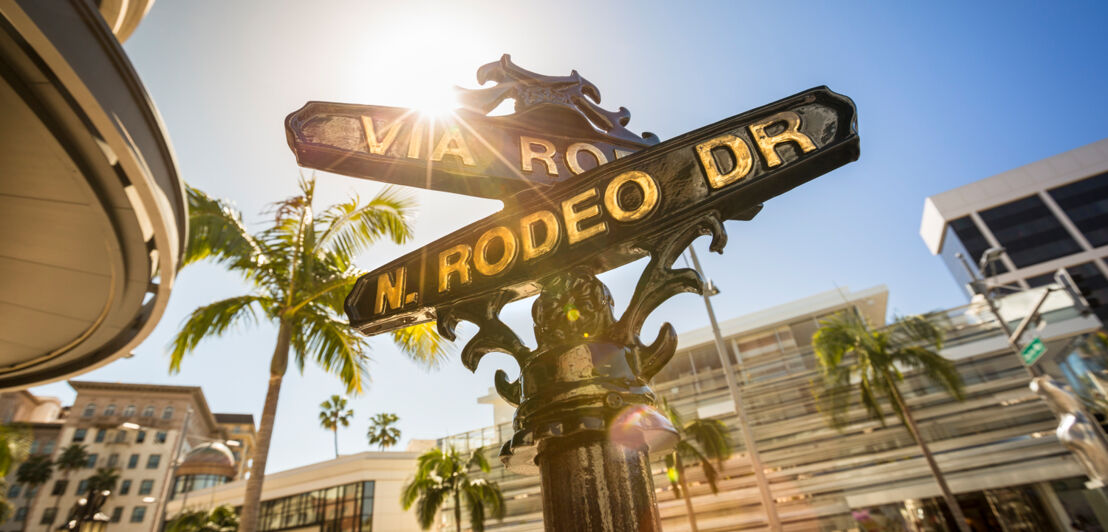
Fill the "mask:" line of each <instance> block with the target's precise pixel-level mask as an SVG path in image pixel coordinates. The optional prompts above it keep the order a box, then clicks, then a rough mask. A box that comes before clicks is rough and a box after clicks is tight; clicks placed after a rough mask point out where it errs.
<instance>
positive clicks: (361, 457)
mask: <svg viewBox="0 0 1108 532" xmlns="http://www.w3.org/2000/svg"><path fill="white" fill-rule="evenodd" d="M418 456H419V453H417V452H373V451H367V452H363V453H358V454H350V455H343V456H340V457H339V458H336V459H333V460H327V461H324V462H318V463H315V464H311V465H307V466H303V467H298V468H295V469H290V470H287V471H279V472H277V473H269V474H266V476H265V484H264V486H263V488H262V505H261V509H260V514H259V522H258V531H259V532H271V531H277V530H325V531H340V530H342V531H354V532H368V531H370V530H387V531H389V532H393V531H396V532H403V531H412V532H415V531H417V530H419V526H417V524H416V520H415V517H414V516H413V515H412V513H411V512H406V511H404V510H403V509H401V507H400V493H401V489H402V487H403V486H404V483H405V482H406V481H408V480H410V478H411V476H412V472H413V471H415V468H416V458H417V457H418ZM245 493H246V481H245V480H236V481H234V482H230V483H227V484H221V485H217V486H212V487H208V488H205V489H200V490H196V491H194V492H192V493H190V494H189V496H188V497H187V498H186V497H178V498H174V499H173V500H171V501H170V502H169V506H168V508H167V515H168V516H169V518H170V519H172V518H173V516H175V515H178V514H179V513H180V512H181V511H182V510H184V509H210V508H214V507H216V506H219V505H224V504H226V505H230V506H233V507H235V508H238V509H239V510H241V507H242V502H243V495H244V494H245ZM109 530H113V528H111V527H109Z"/></svg>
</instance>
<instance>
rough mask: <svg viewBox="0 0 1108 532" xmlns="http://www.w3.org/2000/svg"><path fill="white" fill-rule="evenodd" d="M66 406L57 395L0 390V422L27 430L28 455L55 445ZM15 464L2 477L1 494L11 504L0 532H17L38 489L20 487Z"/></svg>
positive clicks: (50, 451) (43, 452) (47, 452)
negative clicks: (29, 434)
mask: <svg viewBox="0 0 1108 532" xmlns="http://www.w3.org/2000/svg"><path fill="white" fill-rule="evenodd" d="M68 412H69V409H67V408H64V407H62V404H61V401H59V400H58V398H57V397H38V396H35V395H34V394H32V393H30V392H27V391H18V392H4V393H0V421H2V422H3V423H4V424H5V425H12V424H16V425H22V426H25V427H26V428H28V429H29V430H30V432H31V438H32V439H31V448H30V453H31V456H41V455H46V456H50V455H52V454H54V449H55V448H56V447H57V443H58V435H59V434H60V433H61V429H62V424H63V423H64V422H65V419H64V418H65V415H66V414H67V413H68ZM17 470H18V465H15V466H13V467H11V468H10V469H9V470H8V475H7V476H6V477H4V486H5V489H6V490H7V493H5V495H6V498H7V500H8V502H9V503H10V504H11V505H12V508H13V513H12V516H11V517H10V518H9V519H8V520H7V521H4V522H3V523H0V532H18V531H21V530H22V529H23V522H24V520H26V518H27V512H28V511H29V510H30V507H31V504H32V502H33V500H34V498H35V497H36V495H37V493H38V492H39V491H40V490H39V489H36V488H29V487H28V486H21V485H19V482H18V480H17V478H16V471H17Z"/></svg>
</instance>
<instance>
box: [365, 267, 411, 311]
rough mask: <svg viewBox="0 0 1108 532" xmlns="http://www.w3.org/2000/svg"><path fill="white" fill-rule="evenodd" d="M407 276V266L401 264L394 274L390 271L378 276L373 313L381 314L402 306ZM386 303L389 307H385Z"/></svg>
mask: <svg viewBox="0 0 1108 532" xmlns="http://www.w3.org/2000/svg"><path fill="white" fill-rule="evenodd" d="M406 277H407V268H405V267H403V266H401V267H399V268H397V269H396V274H395V279H396V280H395V282H394V281H393V278H394V276H392V275H389V272H385V273H382V274H381V275H378V276H377V297H376V298H375V299H374V300H373V313H374V314H380V313H382V312H384V311H386V310H389V309H398V308H400V301H401V300H402V298H403V297H404V286H405V284H404V281H405V278H406ZM386 303H387V304H388V308H386V307H385V305H386Z"/></svg>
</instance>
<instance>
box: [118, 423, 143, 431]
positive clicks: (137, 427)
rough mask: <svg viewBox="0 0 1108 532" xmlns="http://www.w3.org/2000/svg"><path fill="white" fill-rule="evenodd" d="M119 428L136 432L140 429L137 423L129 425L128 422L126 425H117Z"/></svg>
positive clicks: (140, 426)
mask: <svg viewBox="0 0 1108 532" xmlns="http://www.w3.org/2000/svg"><path fill="white" fill-rule="evenodd" d="M119 428H121V429H128V430H138V429H141V428H142V425H139V424H138V423H131V422H130V421H128V422H126V423H121V424H120V425H119Z"/></svg>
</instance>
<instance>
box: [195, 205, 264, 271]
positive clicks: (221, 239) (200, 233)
mask: <svg viewBox="0 0 1108 532" xmlns="http://www.w3.org/2000/svg"><path fill="white" fill-rule="evenodd" d="M186 188H187V191H188V203H189V231H188V242H187V243H186V246H185V256H184V257H182V258H181V267H182V268H183V267H185V266H187V265H189V264H192V263H194V262H197V261H200V260H203V259H206V258H209V257H211V258H212V259H214V260H215V261H216V262H218V263H220V264H224V265H227V266H231V267H234V268H236V269H243V268H248V267H249V266H250V265H256V264H259V263H264V262H265V259H266V255H265V253H264V251H263V249H262V247H261V246H260V245H259V244H258V242H257V241H255V240H254V237H253V236H251V235H250V233H249V232H248V231H247V230H246V225H245V224H244V223H243V221H242V213H240V212H239V211H238V209H235V208H234V207H232V206H231V205H229V204H227V203H226V202H224V201H223V200H219V199H215V198H212V197H210V196H208V195H207V194H205V193H204V192H202V191H200V190H199V189H196V188H193V187H190V186H186Z"/></svg>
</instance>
